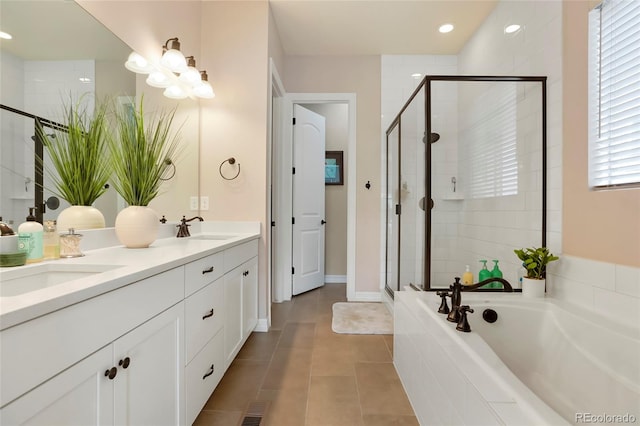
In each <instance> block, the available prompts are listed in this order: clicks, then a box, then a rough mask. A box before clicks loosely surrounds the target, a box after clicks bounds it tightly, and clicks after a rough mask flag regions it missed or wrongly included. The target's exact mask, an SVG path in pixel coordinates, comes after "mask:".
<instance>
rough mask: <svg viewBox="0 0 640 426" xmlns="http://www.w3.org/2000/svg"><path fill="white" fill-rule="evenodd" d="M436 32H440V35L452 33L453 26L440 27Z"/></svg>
mask: <svg viewBox="0 0 640 426" xmlns="http://www.w3.org/2000/svg"><path fill="white" fill-rule="evenodd" d="M438 31H440V32H441V33H448V32H451V31H453V25H452V24H444V25H440V28H438Z"/></svg>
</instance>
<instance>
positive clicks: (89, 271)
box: [0, 263, 121, 297]
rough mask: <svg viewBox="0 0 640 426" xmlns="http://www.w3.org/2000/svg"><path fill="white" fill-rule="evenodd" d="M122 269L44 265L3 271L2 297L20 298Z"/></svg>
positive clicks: (1, 282) (112, 266)
mask: <svg viewBox="0 0 640 426" xmlns="http://www.w3.org/2000/svg"><path fill="white" fill-rule="evenodd" d="M120 267H121V265H87V264H64V263H60V264H55V263H43V264H40V265H34V266H29V267H24V268H20V267H19V268H16V269H11V270H6V271H4V270H3V271H2V272H1V273H0V297H12V296H20V295H22V294H26V293H30V292H32V291H36V290H42V289H44V288H48V287H53V286H56V285H60V284H63V283H66V282H69V281H73V280H77V279H79V278H86V277H89V276H92V275H96V274H101V273H103V272H107V271H111V270H113V269H116V268H120Z"/></svg>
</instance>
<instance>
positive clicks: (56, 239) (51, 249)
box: [43, 220, 60, 260]
mask: <svg viewBox="0 0 640 426" xmlns="http://www.w3.org/2000/svg"><path fill="white" fill-rule="evenodd" d="M43 230H44V237H43V243H44V259H45V260H52V259H59V258H60V236H59V235H58V232H57V231H56V222H55V220H45V221H44V226H43Z"/></svg>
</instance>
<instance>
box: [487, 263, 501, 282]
mask: <svg viewBox="0 0 640 426" xmlns="http://www.w3.org/2000/svg"><path fill="white" fill-rule="evenodd" d="M491 276H492V277H493V278H502V271H501V270H500V268H498V261H497V260H495V259H494V260H493V269H492V270H491ZM488 287H489V288H502V284H500V283H499V282H495V283H491V284H489V285H488Z"/></svg>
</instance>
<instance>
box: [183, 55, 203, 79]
mask: <svg viewBox="0 0 640 426" xmlns="http://www.w3.org/2000/svg"><path fill="white" fill-rule="evenodd" d="M187 59H188V60H189V62H187V65H188V66H187V69H186V70H185V71H184V72H182V73H180V77H179V78H180V81H182V82H183V83H186V84H190V85H192V86H193V85H195V84H196V83H198V82H199V81H200V80H201V77H200V71H198V70H197V69H196V59H195V58H194V57H193V56H189V57H188V58H187Z"/></svg>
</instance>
